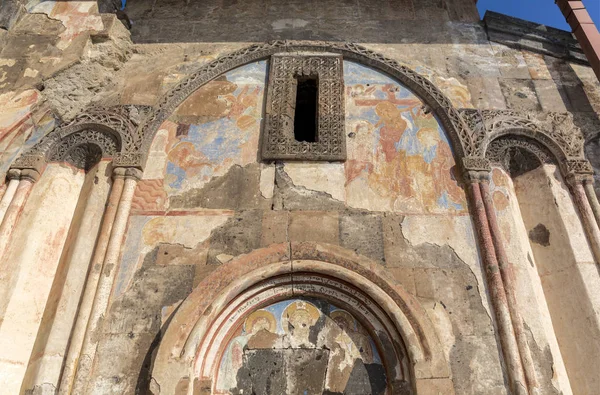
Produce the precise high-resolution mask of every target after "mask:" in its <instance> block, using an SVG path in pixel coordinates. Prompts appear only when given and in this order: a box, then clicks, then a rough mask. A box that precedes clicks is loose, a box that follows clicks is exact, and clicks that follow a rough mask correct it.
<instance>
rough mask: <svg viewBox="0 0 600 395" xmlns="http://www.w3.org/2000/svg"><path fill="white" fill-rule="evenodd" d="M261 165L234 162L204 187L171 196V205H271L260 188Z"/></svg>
mask: <svg viewBox="0 0 600 395" xmlns="http://www.w3.org/2000/svg"><path fill="white" fill-rule="evenodd" d="M259 180H260V166H259V164H258V163H254V164H251V165H248V166H245V167H241V166H237V165H235V166H232V167H231V168H230V169H229V171H228V172H227V173H225V174H224V175H222V176H220V177H214V178H213V179H212V180H210V181H209V182H208V183H206V185H204V186H203V187H201V188H194V189H191V190H189V191H186V192H184V193H182V194H180V195H175V196H172V197H171V198H170V208H186V209H189V208H200V207H202V208H213V209H233V210H239V209H255V208H267V207H270V204H269V203H270V202H269V200H267V199H264V198H263V197H262V194H261V193H260V188H259V185H260V183H259Z"/></svg>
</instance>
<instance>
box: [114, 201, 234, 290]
mask: <svg viewBox="0 0 600 395" xmlns="http://www.w3.org/2000/svg"><path fill="white" fill-rule="evenodd" d="M202 214H204V215H202ZM230 217H231V213H228V212H223V211H212V210H211V211H207V212H206V213H199V215H193V216H192V215H190V216H160V217H159V216H153V217H147V216H132V217H131V220H130V224H129V232H128V235H127V239H126V241H125V246H124V248H123V259H122V261H121V268H120V270H119V273H118V275H117V279H116V285H115V290H114V295H115V298H117V297H119V295H121V294H123V293H124V292H125V291H126V290H127V288H128V287H129V286H130V284H131V281H132V280H133V276H134V273H135V271H136V270H138V269H139V268H140V265H141V262H142V261H143V259H142V257H143V256H144V255H146V254H148V253H149V252H151V251H152V250H154V249H156V250H157V252H158V250H159V249H160V248H156V247H159V246H160V245H163V248H162V249H160V250H161V251H162V252H163V256H161V258H163V259H164V252H169V250H168V248H167V247H168V246H167V245H166V244H178V245H179V246H180V249H181V250H182V249H185V248H189V249H192V248H196V249H197V251H196V250H192V251H191V252H190V254H192V253H195V252H198V253H200V252H201V253H202V254H204V256H206V254H207V248H208V247H207V246H204V245H203V242H204V241H207V239H208V238H209V237H210V235H211V232H212V231H213V229H216V228H218V227H220V226H222V225H223V224H225V223H226V222H227V220H228V219H229V218H230ZM190 254H187V255H190ZM188 258H189V259H194V257H193V256H189V257H188ZM200 258H201V257H200ZM179 259H180V260H185V259H186V257H179ZM204 259H206V258H204ZM161 262H162V261H161ZM182 264H185V263H184V262H179V263H177V262H175V265H182ZM161 265H165V266H172V265H166V264H164V263H161Z"/></svg>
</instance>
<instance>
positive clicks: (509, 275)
mask: <svg viewBox="0 0 600 395" xmlns="http://www.w3.org/2000/svg"><path fill="white" fill-rule="evenodd" d="M479 185H480V188H481V194H482V198H483V204H484V206H485V212H486V215H487V220H488V224H489V227H490V234H491V237H492V243H493V244H494V249H495V251H496V257H497V259H498V266H499V268H500V275H501V277H502V282H503V284H504V292H505V294H506V300H507V302H508V309H509V311H510V316H511V319H512V324H513V328H514V332H515V337H516V341H517V346H518V351H519V355H520V357H521V363H522V365H523V370H524V373H525V379H526V380H527V388H528V390H529V391H530V392H535V391H536V390H535V389H536V388H537V386H538V383H537V378H536V374H535V366H534V364H533V358H532V357H531V350H530V349H529V345H528V343H527V336H526V334H525V328H524V326H523V320H522V318H521V314H520V313H519V305H518V304H517V295H516V289H515V281H514V272H513V268H512V265H511V264H510V262H509V261H508V256H507V254H506V250H505V249H504V243H503V241H502V235H501V233H500V227H499V226H498V219H497V217H496V211H495V210H494V204H493V202H492V197H491V194H490V187H489V184H488V183H487V182H482V183H481V184H479Z"/></svg>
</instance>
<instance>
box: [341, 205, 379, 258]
mask: <svg viewBox="0 0 600 395" xmlns="http://www.w3.org/2000/svg"><path fill="white" fill-rule="evenodd" d="M340 245H341V246H342V247H345V248H348V249H350V250H353V251H354V252H356V253H357V254H361V255H364V256H366V257H367V258H369V259H372V260H374V261H375V262H379V263H381V264H385V255H384V244H383V227H382V223H381V216H380V215H379V214H369V213H351V214H350V213H344V214H342V215H341V216H340Z"/></svg>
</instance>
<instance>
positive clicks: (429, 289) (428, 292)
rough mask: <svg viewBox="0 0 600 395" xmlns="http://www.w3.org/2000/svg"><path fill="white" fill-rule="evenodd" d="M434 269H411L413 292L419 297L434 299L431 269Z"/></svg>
mask: <svg viewBox="0 0 600 395" xmlns="http://www.w3.org/2000/svg"><path fill="white" fill-rule="evenodd" d="M434 270H435V269H423V268H415V269H413V278H414V282H415V294H416V295H417V296H418V297H420V298H427V299H435V284H434V282H433V277H432V276H431V273H432V271H434Z"/></svg>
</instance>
